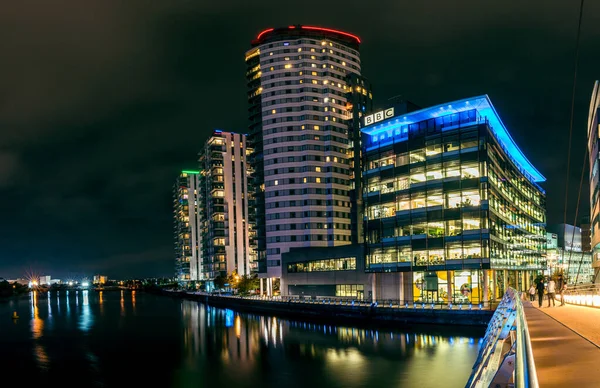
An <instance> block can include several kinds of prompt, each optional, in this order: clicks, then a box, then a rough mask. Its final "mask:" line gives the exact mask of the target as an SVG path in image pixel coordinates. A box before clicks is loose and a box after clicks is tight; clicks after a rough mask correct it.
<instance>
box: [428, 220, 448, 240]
mask: <svg viewBox="0 0 600 388" xmlns="http://www.w3.org/2000/svg"><path fill="white" fill-rule="evenodd" d="M427 235H428V236H429V237H444V222H442V221H439V222H430V223H429V224H428V225H427Z"/></svg>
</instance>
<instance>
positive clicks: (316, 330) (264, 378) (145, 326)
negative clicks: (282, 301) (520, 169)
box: [0, 291, 483, 388]
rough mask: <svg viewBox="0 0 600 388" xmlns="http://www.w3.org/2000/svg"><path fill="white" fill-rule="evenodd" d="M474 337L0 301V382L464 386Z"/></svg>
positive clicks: (149, 303) (84, 301) (175, 304)
mask: <svg viewBox="0 0 600 388" xmlns="http://www.w3.org/2000/svg"><path fill="white" fill-rule="evenodd" d="M14 311H16V312H17V313H18V315H19V317H20V318H19V319H17V320H13V319H12V317H11V316H12V313H13V312H14ZM482 335H483V330H480V329H472V328H471V329H469V328H465V329H464V330H461V331H456V329H452V331H449V329H448V328H431V327H430V328H416V329H415V328H412V329H410V330H408V329H402V328H398V329H397V330H390V329H379V330H377V329H375V328H353V327H344V326H334V325H331V326H329V325H323V324H313V323H306V322H299V321H290V320H284V319H279V318H276V317H267V316H260V315H252V314H238V313H236V312H234V311H231V310H226V309H217V308H211V307H207V306H204V305H202V304H199V303H198V302H193V301H186V300H180V299H172V298H168V297H163V296H155V295H150V294H145V293H141V292H135V291H114V292H102V293H100V292H95V291H79V292H75V291H70V292H68V293H67V292H64V291H63V292H60V293H56V292H52V293H48V294H31V296H30V297H29V298H24V299H19V300H11V301H2V302H0V371H1V372H2V373H1V377H0V379H1V380H2V381H4V382H10V381H13V382H15V384H13V385H10V386H17V385H19V386H35V385H38V384H44V385H46V386H48V385H49V386H53V387H71V386H72V387H79V388H81V387H195V388H197V387H231V388H234V387H236V388H237V387H257V388H258V387H261V388H262V387H278V388H282V387H285V388H287V387H304V388H317V387H332V388H333V387H386V388H388V387H419V388H423V387H445V388H447V387H464V385H465V383H466V381H467V379H468V377H469V374H470V372H471V367H472V366H473V363H474V362H475V358H476V356H477V352H478V348H479V342H480V337H481V336H482ZM2 385H3V384H2ZM6 386H9V385H6Z"/></svg>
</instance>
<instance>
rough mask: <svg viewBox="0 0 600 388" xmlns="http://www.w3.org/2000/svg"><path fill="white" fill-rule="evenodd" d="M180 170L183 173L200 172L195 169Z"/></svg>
mask: <svg viewBox="0 0 600 388" xmlns="http://www.w3.org/2000/svg"><path fill="white" fill-rule="evenodd" d="M181 172H182V173H184V174H200V171H196V170H181Z"/></svg>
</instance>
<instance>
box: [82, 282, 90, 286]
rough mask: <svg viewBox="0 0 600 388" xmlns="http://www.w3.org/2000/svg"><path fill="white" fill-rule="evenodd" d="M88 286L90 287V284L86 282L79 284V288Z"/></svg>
mask: <svg viewBox="0 0 600 388" xmlns="http://www.w3.org/2000/svg"><path fill="white" fill-rule="evenodd" d="M89 285H90V283H88V282H83V283H81V287H87V286H89Z"/></svg>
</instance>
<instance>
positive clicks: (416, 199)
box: [410, 193, 425, 209]
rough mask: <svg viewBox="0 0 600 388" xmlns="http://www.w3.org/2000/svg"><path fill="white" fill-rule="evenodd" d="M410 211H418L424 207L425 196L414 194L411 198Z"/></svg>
mask: <svg viewBox="0 0 600 388" xmlns="http://www.w3.org/2000/svg"><path fill="white" fill-rule="evenodd" d="M410 202H411V209H419V208H422V207H425V194H424V193H416V194H413V195H412V197H411V201H410Z"/></svg>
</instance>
